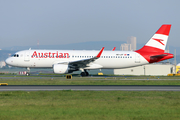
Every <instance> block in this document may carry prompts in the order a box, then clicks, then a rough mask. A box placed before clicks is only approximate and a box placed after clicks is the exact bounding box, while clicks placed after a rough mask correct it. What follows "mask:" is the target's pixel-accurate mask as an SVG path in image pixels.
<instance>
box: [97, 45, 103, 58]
mask: <svg viewBox="0 0 180 120" xmlns="http://www.w3.org/2000/svg"><path fill="white" fill-rule="evenodd" d="M103 50H104V47H103V48H102V49H101V51H100V52H99V53H98V55H97V56H96V57H97V58H99V57H101V54H102V52H103Z"/></svg>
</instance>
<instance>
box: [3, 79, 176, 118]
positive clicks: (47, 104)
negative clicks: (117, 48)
mask: <svg viewBox="0 0 180 120" xmlns="http://www.w3.org/2000/svg"><path fill="white" fill-rule="evenodd" d="M179 80H180V78H179V77H150V76H140V77H73V78H72V79H66V78H65V77H38V76H37V77H33V78H32V77H23V78H19V77H18V76H14V77H12V76H11V77H3V78H0V83H8V84H9V85H180V81H179ZM179 113H180V92H173V91H71V90H67V91H66V90H64V91H33V92H26V91H5V92H0V120H12V119H16V120H36V119H37V120H60V119H62V120H72V119H73V120H74V119H75V120H84V119H86V120H92V119H98V120H109V119H110V120H162V119H163V120H179V119H180V114H179Z"/></svg>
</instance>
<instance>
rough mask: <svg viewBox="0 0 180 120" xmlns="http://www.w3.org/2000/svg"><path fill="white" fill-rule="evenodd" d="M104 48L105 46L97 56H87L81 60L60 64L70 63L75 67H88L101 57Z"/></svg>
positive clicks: (70, 65)
mask: <svg viewBox="0 0 180 120" xmlns="http://www.w3.org/2000/svg"><path fill="white" fill-rule="evenodd" d="M103 50H104V47H103V48H102V49H101V50H100V52H99V53H98V54H97V56H95V57H93V58H87V59H81V60H76V61H69V62H61V63H59V64H68V65H69V67H75V68H85V67H88V64H89V63H91V62H93V61H95V60H96V59H98V58H100V57H101V54H102V52H103Z"/></svg>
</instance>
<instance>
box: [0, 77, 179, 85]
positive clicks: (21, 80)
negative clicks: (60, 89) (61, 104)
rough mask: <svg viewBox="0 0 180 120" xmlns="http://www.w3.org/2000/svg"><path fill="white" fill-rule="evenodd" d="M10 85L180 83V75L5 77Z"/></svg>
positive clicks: (2, 81)
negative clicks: (68, 77) (69, 77)
mask: <svg viewBox="0 0 180 120" xmlns="http://www.w3.org/2000/svg"><path fill="white" fill-rule="evenodd" d="M0 83H8V84H9V85H180V77H149V76H141V77H73V78H72V79H66V78H65V77H22V76H21V77H18V76H17V77H16V76H14V77H13V76H12V77H3V78H0Z"/></svg>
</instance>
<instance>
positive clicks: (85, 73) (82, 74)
mask: <svg viewBox="0 0 180 120" xmlns="http://www.w3.org/2000/svg"><path fill="white" fill-rule="evenodd" d="M81 76H82V77H84V76H89V73H88V72H82V73H81Z"/></svg>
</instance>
